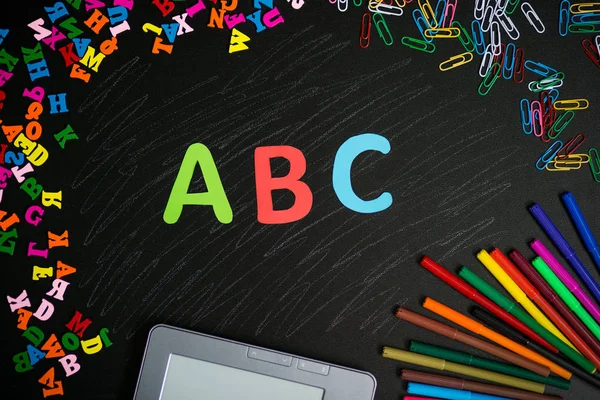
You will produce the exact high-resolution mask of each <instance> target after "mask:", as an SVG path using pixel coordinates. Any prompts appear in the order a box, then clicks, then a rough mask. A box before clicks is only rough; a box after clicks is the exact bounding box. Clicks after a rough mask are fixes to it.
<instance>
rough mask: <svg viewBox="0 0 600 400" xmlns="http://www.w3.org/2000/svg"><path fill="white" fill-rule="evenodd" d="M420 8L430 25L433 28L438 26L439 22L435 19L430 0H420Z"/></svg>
mask: <svg viewBox="0 0 600 400" xmlns="http://www.w3.org/2000/svg"><path fill="white" fill-rule="evenodd" d="M419 8H420V9H421V12H422V13H423V17H425V20H426V21H427V23H429V26H430V27H431V28H437V27H438V25H439V24H438V21H437V19H435V12H434V11H433V8H432V7H431V4H430V3H429V0H419Z"/></svg>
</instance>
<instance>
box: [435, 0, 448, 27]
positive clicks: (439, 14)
mask: <svg viewBox="0 0 600 400" xmlns="http://www.w3.org/2000/svg"><path fill="white" fill-rule="evenodd" d="M445 15H446V0H438V2H437V4H436V6H435V19H436V21H437V22H438V28H443V27H444V26H443V23H444V16H445Z"/></svg>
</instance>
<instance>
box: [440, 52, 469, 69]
mask: <svg viewBox="0 0 600 400" xmlns="http://www.w3.org/2000/svg"><path fill="white" fill-rule="evenodd" d="M472 60H473V53H471V52H468V51H467V52H465V53H461V54H457V55H455V56H452V57H450V58H449V59H447V60H446V61H442V62H441V63H440V71H448V70H449V69H452V68H456V67H459V66H461V65H464V64H466V63H469V62H471V61H472Z"/></svg>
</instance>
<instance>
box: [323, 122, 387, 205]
mask: <svg viewBox="0 0 600 400" xmlns="http://www.w3.org/2000/svg"><path fill="white" fill-rule="evenodd" d="M390 148H391V146H390V142H389V141H388V140H387V139H386V138H385V137H383V136H381V135H377V134H375V133H363V134H361V135H357V136H353V137H351V138H350V139H348V140H346V141H345V142H344V143H342V145H341V146H340V148H339V149H338V151H337V153H336V155H335V159H334V160H333V190H334V191H335V194H336V195H337V197H338V199H339V200H340V202H341V203H342V204H343V205H344V206H346V207H348V208H349V209H351V210H353V211H356V212H359V213H363V214H371V213H376V212H379V211H383V210H385V209H386V208H388V207H389V206H391V205H392V195H391V194H389V193H388V192H384V193H382V194H380V195H379V197H378V198H376V199H373V200H363V199H361V198H360V197H358V196H357V195H356V193H354V190H353V189H352V177H351V170H352V162H353V161H354V159H355V158H356V157H357V156H358V155H359V154H360V153H362V152H365V151H367V150H374V151H378V152H380V153H383V154H387V153H389V151H390Z"/></svg>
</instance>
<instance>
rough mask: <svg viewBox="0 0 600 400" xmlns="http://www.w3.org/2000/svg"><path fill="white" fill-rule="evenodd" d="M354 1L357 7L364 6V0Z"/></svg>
mask: <svg viewBox="0 0 600 400" xmlns="http://www.w3.org/2000/svg"><path fill="white" fill-rule="evenodd" d="M352 3H354V6H355V7H360V6H362V0H353V1H352Z"/></svg>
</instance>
